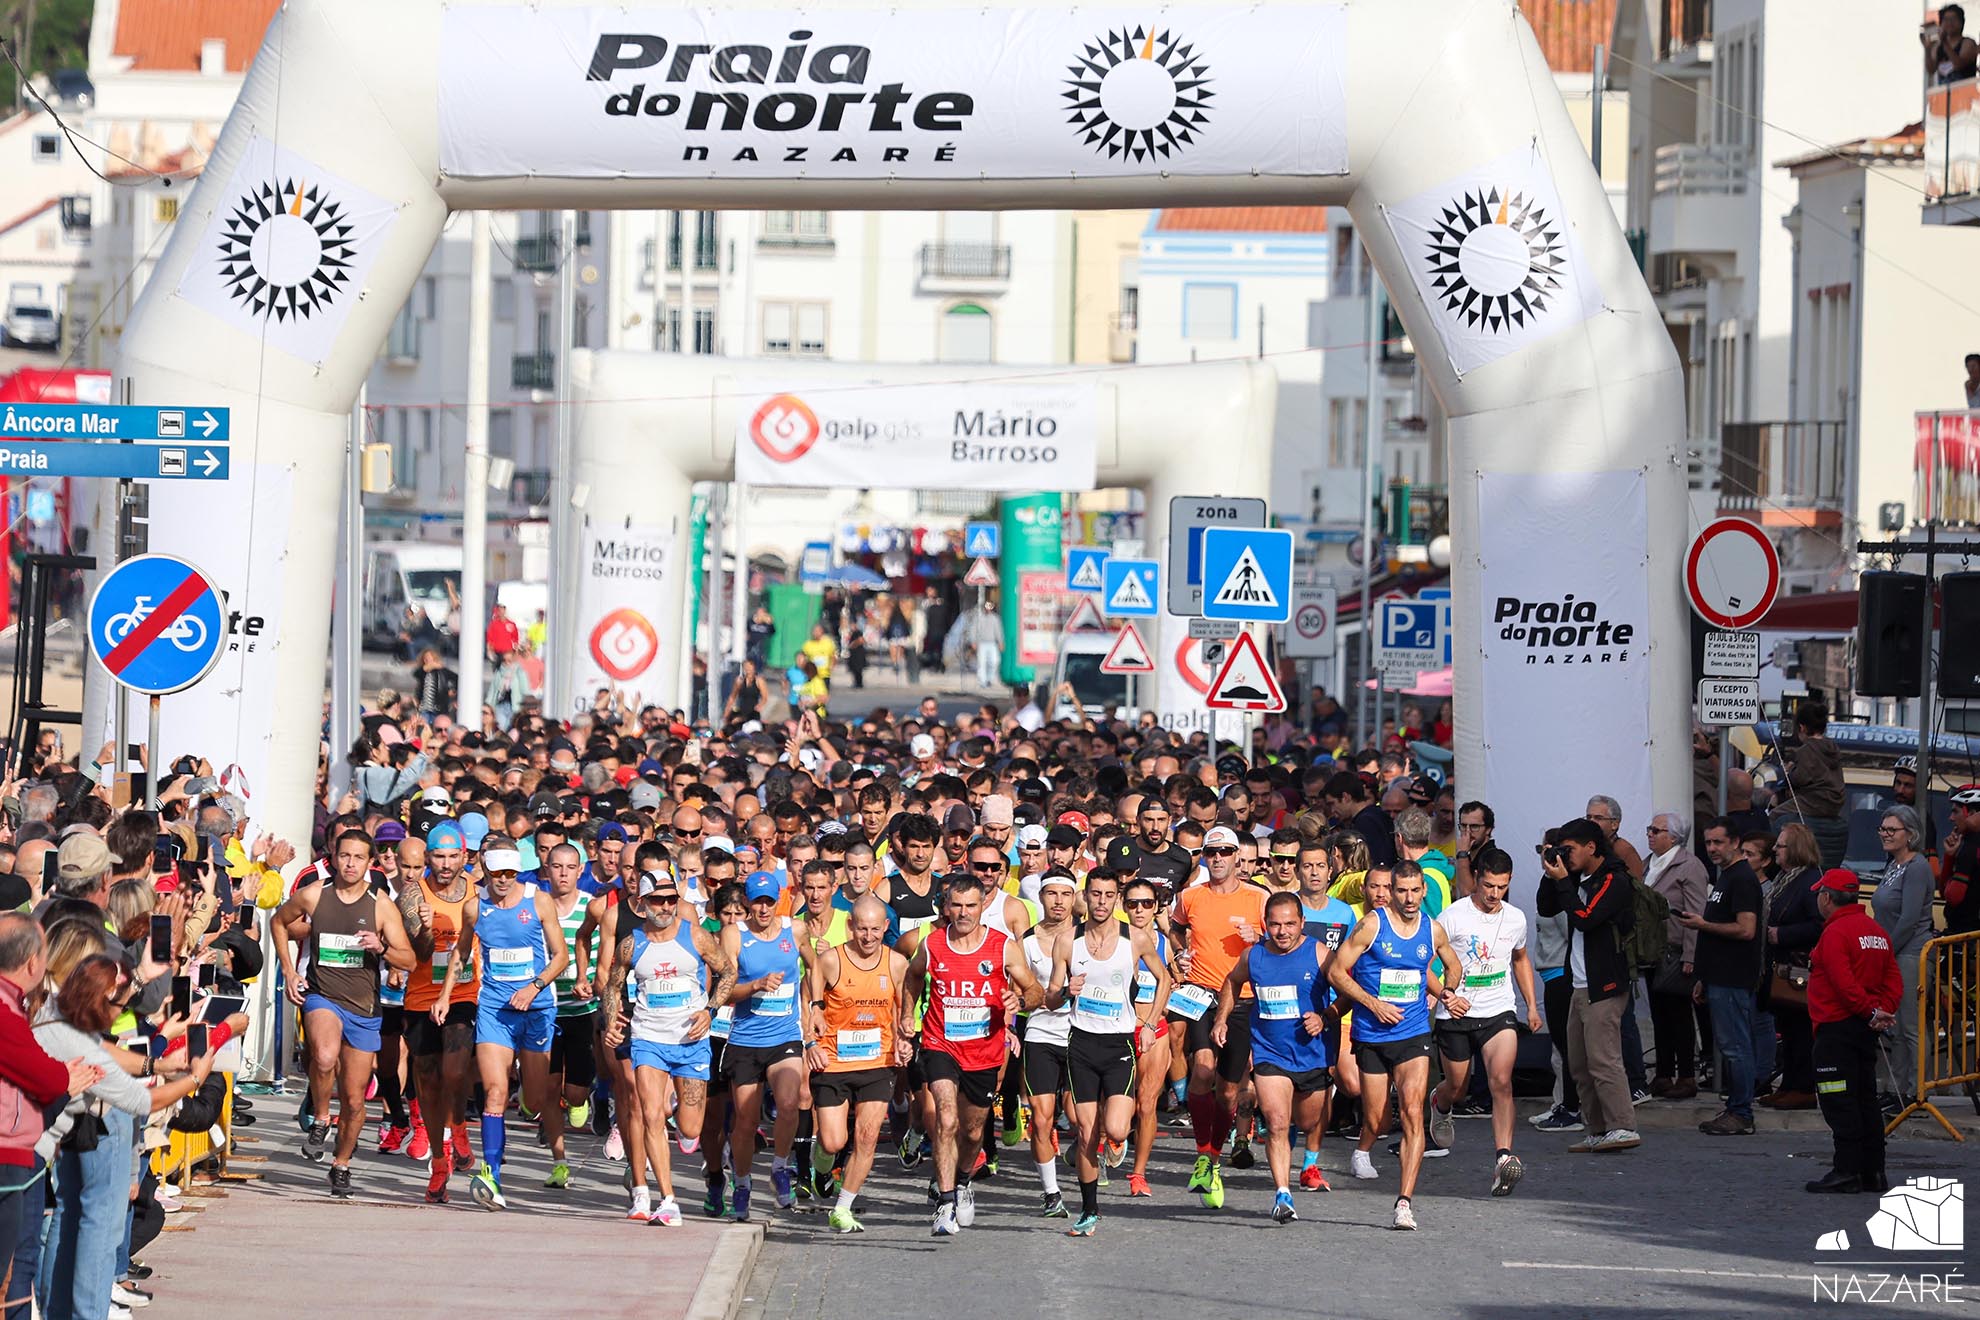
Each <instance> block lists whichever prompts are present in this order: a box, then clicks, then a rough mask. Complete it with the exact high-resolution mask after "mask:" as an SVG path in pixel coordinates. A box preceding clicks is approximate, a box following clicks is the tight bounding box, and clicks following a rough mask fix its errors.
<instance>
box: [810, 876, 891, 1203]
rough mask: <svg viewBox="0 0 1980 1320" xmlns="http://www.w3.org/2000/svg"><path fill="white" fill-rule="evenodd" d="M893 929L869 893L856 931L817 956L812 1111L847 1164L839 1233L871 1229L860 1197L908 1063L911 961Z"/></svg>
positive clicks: (856, 911) (827, 1144)
mask: <svg viewBox="0 0 1980 1320" xmlns="http://www.w3.org/2000/svg"><path fill="white" fill-rule="evenodd" d="M886 936H887V905H886V904H885V903H882V902H881V901H880V900H879V899H877V898H875V897H874V896H873V895H871V894H862V895H860V896H859V897H858V898H856V899H854V900H853V906H852V918H851V937H850V938H849V939H848V940H847V941H846V942H845V943H844V944H840V945H836V946H829V947H827V948H825V949H824V950H822V951H821V952H820V953H819V954H818V956H817V957H816V958H814V959H812V960H811V963H810V972H809V976H808V982H807V990H806V1002H807V1004H808V1005H809V1009H810V1020H811V1033H810V1034H811V1039H812V1046H811V1050H810V1052H809V1054H808V1055H807V1056H806V1057H807V1061H808V1063H809V1064H810V1067H811V1098H812V1105H813V1109H812V1113H813V1114H814V1115H815V1121H816V1122H817V1124H818V1140H819V1141H820V1142H821V1143H822V1144H823V1146H824V1148H825V1150H826V1151H828V1152H833V1153H835V1154H838V1155H839V1157H840V1158H841V1159H843V1160H844V1167H845V1175H844V1178H843V1179H842V1181H841V1182H840V1184H839V1192H838V1200H837V1203H836V1204H835V1205H834V1206H833V1207H832V1212H831V1214H830V1215H829V1216H827V1217H826V1221H825V1222H826V1225H827V1226H828V1227H830V1228H831V1230H832V1231H833V1232H835V1233H863V1232H865V1231H866V1230H865V1226H864V1225H862V1224H861V1223H860V1222H859V1220H858V1219H856V1218H854V1216H853V1202H854V1200H855V1198H857V1197H858V1195H859V1189H860V1188H862V1187H864V1186H865V1185H866V1176H867V1174H869V1173H870V1172H872V1170H873V1152H874V1150H875V1148H876V1147H878V1145H879V1144H880V1127H881V1125H882V1124H883V1123H885V1122H886V1121H887V1103H888V1101H889V1100H890V1099H892V1097H893V1094H894V1072H895V1069H896V1068H897V1067H898V1066H899V1065H901V1064H903V1063H905V1062H907V1055H908V1044H907V1040H906V1038H905V1037H903V1036H900V1035H898V1034H897V1028H896V1024H897V1023H898V1022H899V1021H900V1020H901V1019H902V1018H903V1017H904V1016H906V1013H907V961H908V960H907V959H906V958H905V957H904V956H902V955H901V954H900V953H899V952H898V951H896V950H894V949H889V948H888V947H887V946H886V943H885V940H886ZM848 1119H850V1125H849V1124H848ZM848 1126H850V1141H851V1145H850V1147H848V1145H847V1142H848Z"/></svg>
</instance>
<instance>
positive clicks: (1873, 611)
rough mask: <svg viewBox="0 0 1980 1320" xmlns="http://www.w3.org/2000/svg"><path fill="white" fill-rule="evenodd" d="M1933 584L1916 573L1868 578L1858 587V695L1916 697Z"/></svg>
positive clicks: (1869, 574) (1860, 577) (1858, 579)
mask: <svg viewBox="0 0 1980 1320" xmlns="http://www.w3.org/2000/svg"><path fill="white" fill-rule="evenodd" d="M1929 590H1930V584H1929V583H1928V582H1927V581H1926V580H1925V578H1924V576H1923V575H1922V574H1918V573H1864V574H1862V575H1861V576H1859V577H1858V578H1857V583H1856V695H1858V696H1859V697H1915V696H1917V695H1918V668H1919V665H1920V664H1921V663H1922V656H1923V653H1922V651H1921V650H1920V646H1921V642H1922V634H1923V631H1924V624H1925V598H1926V593H1927V592H1928V591H1929Z"/></svg>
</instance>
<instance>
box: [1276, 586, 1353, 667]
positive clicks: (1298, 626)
mask: <svg viewBox="0 0 1980 1320" xmlns="http://www.w3.org/2000/svg"><path fill="white" fill-rule="evenodd" d="M1339 604H1340V598H1339V596H1338V594H1337V593H1336V592H1335V590H1334V589H1333V588H1332V587H1310V586H1305V585H1301V586H1297V587H1294V588H1293V600H1292V606H1293V609H1292V618H1291V619H1290V620H1288V621H1287V625H1286V657H1287V658H1288V659H1291V660H1324V659H1326V658H1327V657H1328V656H1331V655H1332V654H1333V653H1334V612H1335V610H1336V609H1337V608H1338V606H1339Z"/></svg>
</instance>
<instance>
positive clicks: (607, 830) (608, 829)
mask: <svg viewBox="0 0 1980 1320" xmlns="http://www.w3.org/2000/svg"><path fill="white" fill-rule="evenodd" d="M608 839H617V840H618V841H619V842H620V843H625V842H626V827H625V826H623V825H621V824H619V822H618V821H616V820H608V821H606V822H605V823H604V824H603V825H600V826H599V827H598V842H600V843H604V842H605V841H606V840H608Z"/></svg>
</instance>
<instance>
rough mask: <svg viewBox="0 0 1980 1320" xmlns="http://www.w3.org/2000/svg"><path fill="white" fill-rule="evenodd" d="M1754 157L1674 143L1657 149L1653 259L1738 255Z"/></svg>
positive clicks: (1733, 149) (1739, 150)
mask: <svg viewBox="0 0 1980 1320" xmlns="http://www.w3.org/2000/svg"><path fill="white" fill-rule="evenodd" d="M1751 159H1752V155H1751V153H1750V152H1749V151H1748V150H1747V149H1746V148H1745V147H1741V146H1731V145H1726V144H1722V143H1705V142H1671V143H1667V144H1666V145H1664V146H1661V147H1658V148H1657V158H1656V171H1655V175H1654V192H1653V193H1652V195H1651V198H1650V237H1649V242H1648V244H1647V249H1648V251H1649V253H1650V255H1652V256H1653V257H1654V256H1657V255H1659V254H1661V253H1666V252H1720V253H1731V252H1733V251H1735V250H1736V249H1735V247H1734V242H1735V240H1736V238H1737V236H1738V235H1739V234H1740V233H1741V232H1742V228H1743V227H1744V226H1745V225H1746V222H1747V218H1748V217H1747V214H1746V179H1747V172H1748V170H1749V169H1750V168H1751V166H1750V162H1751Z"/></svg>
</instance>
